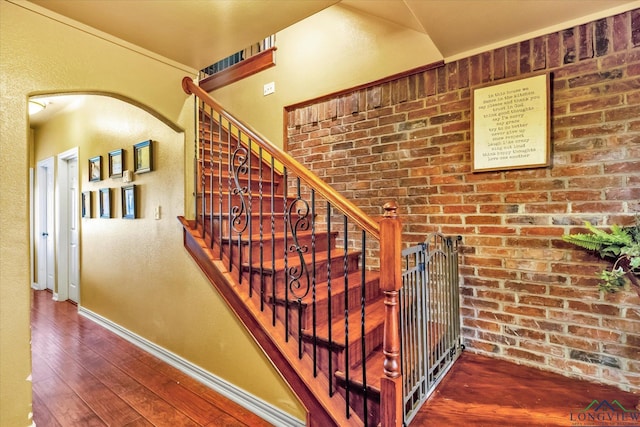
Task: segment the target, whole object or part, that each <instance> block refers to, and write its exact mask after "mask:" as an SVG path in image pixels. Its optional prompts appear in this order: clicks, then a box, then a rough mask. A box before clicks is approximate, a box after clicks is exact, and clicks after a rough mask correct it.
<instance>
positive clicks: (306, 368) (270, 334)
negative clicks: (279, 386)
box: [178, 217, 363, 427]
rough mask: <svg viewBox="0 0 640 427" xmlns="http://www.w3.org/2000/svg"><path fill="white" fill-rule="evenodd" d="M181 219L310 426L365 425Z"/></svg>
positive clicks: (200, 261)
mask: <svg viewBox="0 0 640 427" xmlns="http://www.w3.org/2000/svg"><path fill="white" fill-rule="evenodd" d="M178 219H179V220H180V222H181V223H182V225H183V238H184V246H185V249H186V250H187V252H189V254H190V255H191V256H192V257H193V259H194V261H195V262H196V264H197V265H198V266H199V267H200V269H201V270H202V271H203V272H204V274H205V275H206V276H207V278H208V279H209V281H210V283H211V284H212V285H213V286H214V287H215V288H216V290H217V291H218V292H219V294H220V296H221V297H222V298H223V299H224V300H225V302H226V304H227V305H228V307H229V308H230V309H231V310H232V311H233V312H234V314H235V315H236V316H237V317H238V319H240V321H241V322H242V323H243V325H244V326H245V327H246V329H247V331H248V332H249V334H251V336H252V337H253V338H254V340H255V341H256V343H257V344H258V345H259V346H260V348H261V349H262V350H263V351H264V353H265V354H266V355H267V357H268V358H269V360H270V361H271V363H272V364H273V365H274V367H275V368H276V369H277V370H278V372H280V374H281V375H282V377H283V378H284V379H285V381H286V382H287V384H289V386H290V387H291V389H292V390H293V392H294V393H295V394H296V396H297V397H298V398H299V399H300V401H301V403H302V405H303V406H304V407H305V409H306V410H307V420H306V423H307V426H310V427H314V426H318V427H319V426H322V427H325V426H332V425H333V426H339V427H342V426H361V425H363V423H362V421H361V419H360V418H359V417H358V415H356V414H355V413H353V412H352V413H351V416H350V418H347V417H346V416H345V408H346V402H345V400H344V399H343V398H342V396H341V395H340V394H339V393H337V392H336V393H334V394H333V396H332V397H330V396H329V393H328V390H329V381H328V379H327V378H326V376H324V375H323V374H320V373H319V374H318V376H317V377H315V378H314V377H313V362H312V360H311V358H310V357H309V355H307V354H304V355H303V357H302V359H300V358H299V357H298V346H297V343H296V342H295V341H294V340H289V341H288V342H286V341H285V340H284V338H282V339H277V338H275V337H279V336H280V335H279V332H282V331H284V326H283V325H282V324H281V323H280V322H279V321H277V322H276V326H275V327H274V326H273V325H272V319H271V314H270V312H267V311H260V309H259V307H257V306H256V304H255V302H254V300H252V299H250V298H249V297H248V294H246V293H244V292H241V291H240V290H239V288H240V286H239V285H238V282H237V281H236V280H235V279H234V278H233V276H232V275H231V274H230V273H229V272H227V271H226V267H225V264H224V263H223V262H222V261H219V260H216V259H214V258H213V257H212V256H211V254H210V252H209V249H208V248H207V246H206V244H205V242H204V240H203V239H202V238H201V237H200V236H198V235H196V234H194V233H197V231H194V230H193V227H194V225H195V224H194V222H193V221H188V220H186V219H185V218H183V217H179V218H178ZM276 328H277V329H279V330H277V329H276Z"/></svg>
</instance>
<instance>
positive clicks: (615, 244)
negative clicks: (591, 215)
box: [562, 217, 640, 296]
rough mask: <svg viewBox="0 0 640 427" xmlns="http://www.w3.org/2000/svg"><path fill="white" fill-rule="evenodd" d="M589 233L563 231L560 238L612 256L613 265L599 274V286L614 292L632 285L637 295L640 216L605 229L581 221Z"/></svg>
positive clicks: (639, 262)
mask: <svg viewBox="0 0 640 427" xmlns="http://www.w3.org/2000/svg"><path fill="white" fill-rule="evenodd" d="M584 225H585V227H586V228H587V230H589V231H590V233H576V234H565V235H563V236H562V239H563V240H564V241H565V242H568V243H572V244H574V245H576V246H579V247H581V248H584V249H587V250H590V251H596V252H598V253H599V254H600V256H601V257H602V258H613V259H615V262H614V264H613V267H612V268H611V269H610V270H609V269H604V270H602V272H601V273H600V275H599V277H600V280H601V282H600V284H599V285H600V289H601V290H602V291H605V292H617V291H619V290H620V289H622V288H626V287H628V285H629V284H631V285H633V286H634V287H635V289H636V292H637V293H638V295H639V296H640V284H639V280H638V275H640V217H636V224H635V225H633V226H628V227H620V226H618V225H612V226H611V231H609V232H606V231H604V230H600V229H598V228H596V227H594V226H593V225H592V224H591V223H590V222H589V221H585V223H584Z"/></svg>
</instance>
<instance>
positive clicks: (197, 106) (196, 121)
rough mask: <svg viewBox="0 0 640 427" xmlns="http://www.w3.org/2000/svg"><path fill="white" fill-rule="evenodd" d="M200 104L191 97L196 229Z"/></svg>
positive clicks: (196, 99) (197, 218)
mask: <svg viewBox="0 0 640 427" xmlns="http://www.w3.org/2000/svg"><path fill="white" fill-rule="evenodd" d="M200 111H201V110H200V102H199V101H198V97H197V96H194V97H193V123H194V132H193V150H194V151H193V170H194V174H193V197H194V199H193V209H194V212H195V218H196V228H198V221H199V220H200V218H199V214H198V194H199V192H198V153H199V152H200V121H199V115H200Z"/></svg>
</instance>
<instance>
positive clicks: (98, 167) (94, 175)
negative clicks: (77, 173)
mask: <svg viewBox="0 0 640 427" xmlns="http://www.w3.org/2000/svg"><path fill="white" fill-rule="evenodd" d="M89 181H90V182H91V181H102V156H95V157H91V158H90V159H89Z"/></svg>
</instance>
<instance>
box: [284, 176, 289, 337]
mask: <svg viewBox="0 0 640 427" xmlns="http://www.w3.org/2000/svg"><path fill="white" fill-rule="evenodd" d="M282 180H283V181H284V188H283V193H284V194H283V195H282V199H283V200H282V204H283V206H284V235H283V237H282V238H283V251H282V252H283V254H284V272H283V273H284V340H285V342H289V286H288V285H287V284H288V283H289V274H288V273H289V271H288V267H289V257H288V254H287V248H288V246H287V232H288V228H289V227H288V224H289V222H290V221H291V219H290V218H289V215H288V214H287V211H288V209H287V194H288V192H289V176H288V175H287V168H284V172H283V177H282Z"/></svg>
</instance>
